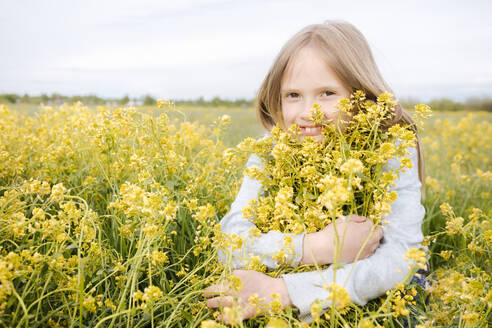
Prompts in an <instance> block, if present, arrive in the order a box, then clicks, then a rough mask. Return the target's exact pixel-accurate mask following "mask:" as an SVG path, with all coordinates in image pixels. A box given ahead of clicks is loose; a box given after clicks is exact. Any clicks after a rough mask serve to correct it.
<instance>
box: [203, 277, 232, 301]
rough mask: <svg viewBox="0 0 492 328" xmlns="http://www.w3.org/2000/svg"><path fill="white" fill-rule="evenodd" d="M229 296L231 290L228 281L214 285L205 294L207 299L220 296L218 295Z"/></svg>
mask: <svg viewBox="0 0 492 328" xmlns="http://www.w3.org/2000/svg"><path fill="white" fill-rule="evenodd" d="M221 294H223V295H229V294H230V290H229V284H228V283H227V281H222V282H219V283H217V284H215V285H212V286H210V287H208V288H206V289H205V291H204V292H203V296H204V297H206V298H209V297H213V296H218V295H221Z"/></svg>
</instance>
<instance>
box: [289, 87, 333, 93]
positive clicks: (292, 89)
mask: <svg viewBox="0 0 492 328" xmlns="http://www.w3.org/2000/svg"><path fill="white" fill-rule="evenodd" d="M299 90H300V89H297V88H284V89H280V92H282V93H283V92H288V91H299ZM323 90H335V91H337V90H338V88H336V87H333V86H323V87H319V88H316V89H315V91H316V92H319V91H323Z"/></svg>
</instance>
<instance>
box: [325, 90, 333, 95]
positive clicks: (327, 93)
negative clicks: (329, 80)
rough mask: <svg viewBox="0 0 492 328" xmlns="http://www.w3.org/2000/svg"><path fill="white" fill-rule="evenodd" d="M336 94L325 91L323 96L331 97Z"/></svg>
mask: <svg viewBox="0 0 492 328" xmlns="http://www.w3.org/2000/svg"><path fill="white" fill-rule="evenodd" d="M334 94H335V93H334V92H332V91H329V90H326V91H323V96H331V95H334Z"/></svg>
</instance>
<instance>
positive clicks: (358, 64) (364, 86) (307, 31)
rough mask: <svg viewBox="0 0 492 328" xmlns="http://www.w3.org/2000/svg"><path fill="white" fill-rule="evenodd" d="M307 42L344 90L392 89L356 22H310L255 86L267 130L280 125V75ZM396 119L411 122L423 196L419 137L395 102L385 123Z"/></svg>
mask: <svg viewBox="0 0 492 328" xmlns="http://www.w3.org/2000/svg"><path fill="white" fill-rule="evenodd" d="M306 46H314V47H315V48H316V49H317V50H320V53H321V54H322V55H323V56H324V57H325V59H326V61H327V63H328V64H329V65H330V67H331V69H332V70H333V71H334V72H335V74H336V75H337V77H338V78H339V79H340V81H341V82H342V84H343V86H344V87H345V88H346V89H347V90H350V91H351V92H354V91H356V90H362V91H364V92H365V94H366V98H367V99H369V100H373V101H376V98H377V96H378V95H380V94H381V93H383V92H390V93H393V91H392V90H391V88H390V87H389V86H388V84H387V83H386V82H385V81H384V79H383V77H382V75H381V73H380V72H379V69H378V67H377V65H376V62H375V60H374V57H373V55H372V52H371V49H370V47H369V44H368V43H367V40H366V38H365V37H364V36H363V35H362V33H361V32H360V31H359V30H358V29H357V28H355V26H353V25H352V24H350V23H347V22H343V21H326V22H325V23H324V24H313V25H309V26H306V27H305V28H303V29H302V30H301V31H299V32H298V33H296V34H295V35H294V36H293V37H292V38H291V39H290V40H288V41H287V43H286V44H285V45H284V46H283V47H282V49H281V50H280V53H279V54H278V55H277V57H276V59H275V61H274V62H273V65H272V67H271V68H270V70H269V71H268V73H267V75H266V77H265V80H264V81H263V83H262V85H261V87H260V89H259V90H258V94H257V98H256V113H257V116H258V119H259V121H260V122H261V124H262V125H263V127H264V128H265V129H267V130H270V129H271V128H272V127H273V126H274V125H275V124H277V123H279V124H281V125H283V117H282V101H281V94H280V87H281V81H282V77H283V74H284V72H285V70H286V69H287V66H288V65H289V62H290V60H291V58H292V57H294V56H295V55H296V54H297V52H298V51H299V50H301V49H302V48H304V47H306ZM397 123H406V124H410V125H411V126H412V129H413V130H414V132H415V134H416V136H417V145H416V146H417V155H418V171H419V180H420V182H421V184H422V188H421V191H422V199H424V198H425V184H424V180H425V167H424V154H423V150H422V146H421V141H420V138H419V136H418V133H417V127H416V126H415V124H414V122H413V120H412V118H411V116H410V114H408V112H407V111H405V110H404V109H403V107H402V106H401V105H400V104H397V105H396V107H395V112H394V116H393V118H392V119H390V120H389V121H387V122H386V124H385V125H386V126H387V127H390V126H392V125H394V124H397Z"/></svg>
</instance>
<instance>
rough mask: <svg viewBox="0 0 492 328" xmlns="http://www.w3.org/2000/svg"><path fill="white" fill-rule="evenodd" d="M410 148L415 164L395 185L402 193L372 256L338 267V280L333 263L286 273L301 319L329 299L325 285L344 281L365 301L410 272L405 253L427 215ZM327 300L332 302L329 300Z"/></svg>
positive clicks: (415, 243)
mask: <svg viewBox="0 0 492 328" xmlns="http://www.w3.org/2000/svg"><path fill="white" fill-rule="evenodd" d="M409 151H410V155H409V158H410V159H411V161H412V168H411V169H408V168H407V169H406V172H402V173H400V176H399V178H398V179H397V180H396V187H392V190H395V191H396V192H397V193H398V196H397V198H396V200H395V201H394V202H393V203H392V204H391V212H390V213H389V214H388V215H387V217H386V218H385V219H384V220H383V221H387V222H388V223H387V224H386V225H385V228H384V230H383V232H384V237H383V239H382V241H381V243H380V246H379V248H378V249H377V250H376V251H375V253H374V254H373V255H372V256H370V257H368V258H366V259H363V260H360V261H357V262H355V263H350V264H346V265H344V266H343V267H341V268H338V269H337V270H336V281H335V276H334V272H333V266H330V267H329V268H328V269H326V270H323V271H311V272H302V273H293V274H284V275H282V277H283V278H284V280H285V283H286V286H287V289H288V292H289V295H290V298H291V300H292V303H293V304H294V305H295V306H296V307H297V308H299V311H300V319H301V320H303V321H306V322H312V321H313V317H312V316H311V311H310V309H311V305H312V303H313V302H314V301H315V300H316V299H322V300H326V299H327V297H328V296H329V292H328V291H327V290H325V289H323V288H322V286H323V285H328V284H330V283H336V284H338V285H341V286H343V287H344V288H345V289H346V291H347V292H348V294H349V296H350V299H351V301H352V302H353V303H355V304H357V305H365V304H366V303H367V302H368V301H369V300H371V299H374V298H376V297H379V296H381V295H383V294H385V292H386V291H388V290H390V289H392V288H393V287H394V286H395V284H396V283H398V282H402V281H403V279H404V278H405V276H406V275H407V274H408V272H409V264H408V262H406V261H405V260H404V258H405V253H406V251H407V250H409V249H411V248H418V247H420V246H421V242H422V241H423V234H422V230H421V226H422V220H423V218H424V215H425V209H424V207H423V206H422V204H421V201H420V199H421V198H420V197H421V193H420V187H421V183H420V181H419V174H418V160H417V151H416V148H410V149H409ZM387 166H388V167H390V168H398V167H399V160H398V159H391V160H390V161H389V162H388V164H387ZM326 304H327V305H326V306H328V305H329V303H328V301H326Z"/></svg>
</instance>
